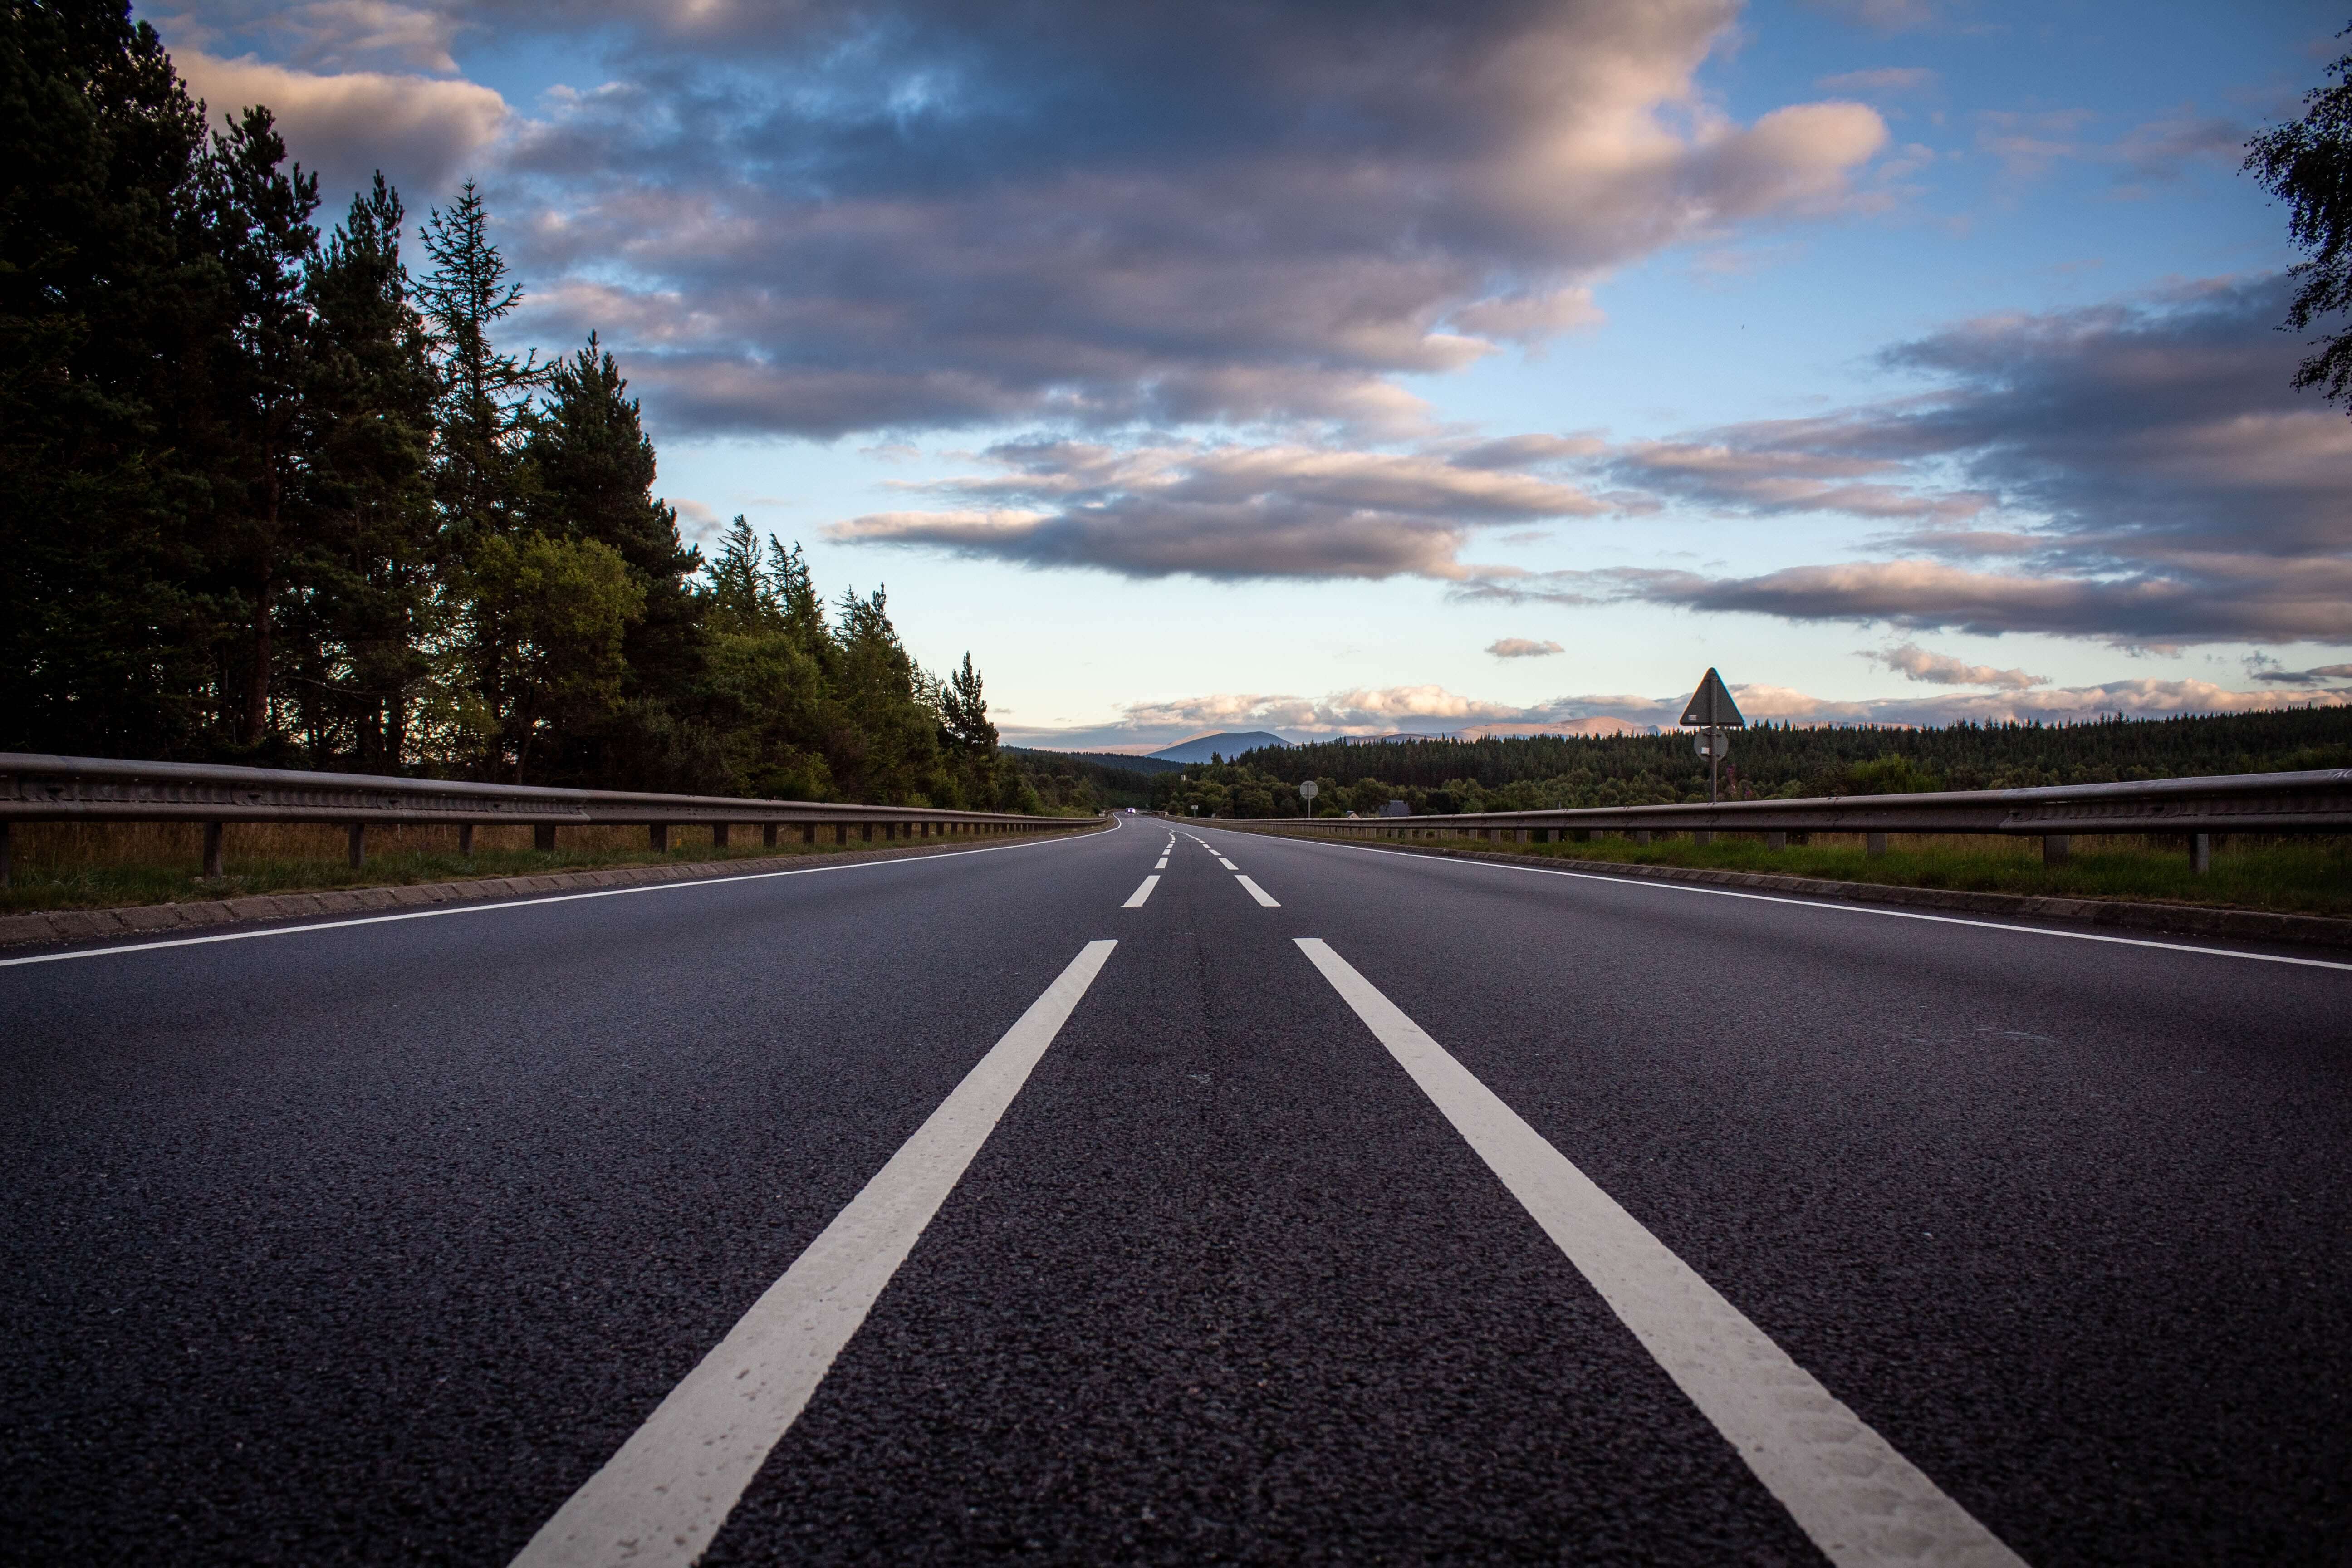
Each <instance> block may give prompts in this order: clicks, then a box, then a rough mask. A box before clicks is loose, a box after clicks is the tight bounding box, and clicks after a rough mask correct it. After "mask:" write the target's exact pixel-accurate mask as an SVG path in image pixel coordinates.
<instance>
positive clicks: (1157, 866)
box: [1151, 855, 1168, 871]
mask: <svg viewBox="0 0 2352 1568" xmlns="http://www.w3.org/2000/svg"><path fill="white" fill-rule="evenodd" d="M1151 868H1152V869H1153V870H1155V871H1165V870H1166V869H1168V857H1167V856H1165V855H1162V856H1161V857H1160V858H1159V859H1157V860H1154V861H1153V862H1152V863H1151Z"/></svg>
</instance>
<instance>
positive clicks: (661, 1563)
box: [514, 942, 1118, 1568]
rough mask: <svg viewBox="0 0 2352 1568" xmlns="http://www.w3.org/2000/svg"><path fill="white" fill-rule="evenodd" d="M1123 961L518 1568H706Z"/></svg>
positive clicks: (894, 1161) (943, 1125)
mask: <svg viewBox="0 0 2352 1568" xmlns="http://www.w3.org/2000/svg"><path fill="white" fill-rule="evenodd" d="M1117 946H1118V943H1117V942H1088V943H1087V945H1086V946H1085V947H1083V948H1081V949H1080V950H1079V952H1078V956H1077V957H1076V958H1075V959H1072V960H1071V961H1070V966H1069V967H1068V968H1066V969H1065V970H1063V971H1062V973H1061V976H1060V978H1058V979H1056V980H1055V982H1054V984H1051V985H1049V986H1047V987H1046V988H1045V994H1044V995H1042V996H1040V997H1038V998H1037V1000H1036V1001H1035V1002H1034V1003H1032V1004H1030V1006H1029V1010H1028V1011H1027V1012H1026V1013H1024V1014H1022V1015H1021V1018H1020V1021H1019V1022H1018V1023H1016V1024H1014V1025H1013V1027H1011V1028H1010V1029H1007V1030H1006V1031H1005V1032H1004V1037H1003V1039H1001V1040H999V1041H997V1042H996V1044H995V1046H994V1047H992V1048H991V1049H990V1051H989V1053H988V1055H986V1056H984V1057H982V1058H981V1060H980V1065H979V1066H978V1067H975V1068H972V1069H971V1072H969V1073H967V1074H966V1075H965V1076H964V1079H963V1081H962V1082H961V1083H959V1084H957V1085H956V1087H955V1089H954V1091H953V1092H951V1093H950V1094H949V1096H948V1097H947V1099H946V1100H943V1101H941V1102H940V1108H939V1109H938V1110H934V1111H932V1112H931V1115H930V1119H929V1121H925V1122H924V1123H923V1125H922V1126H921V1127H920V1128H919V1129H917V1130H916V1132H915V1135H914V1136H913V1137H912V1138H909V1139H908V1140H907V1142H905V1143H904V1144H903V1145H901V1146H900V1148H899V1150H898V1152H897V1153H896V1154H893V1155H891V1156H890V1163H888V1164H887V1165H884V1166H883V1167H882V1169H881V1170H880V1171H879V1172H877V1173H876V1174H875V1177H874V1179H873V1180H872V1181H870V1182H868V1183H866V1188H865V1190H864V1191H863V1192H861V1193H859V1194H857V1195H856V1197H854V1198H852V1199H850V1201H849V1206H848V1207H846V1208H845V1209H843V1210H842V1211H841V1213H840V1214H838V1215H835V1216H834V1221H833V1223H832V1224H831V1225H829V1226H825V1227H824V1234H823V1235H822V1236H819V1237H817V1238H816V1239H815V1240H814V1241H813V1242H811V1243H810V1244H809V1247H808V1250H807V1251H805V1252H803V1253H802V1254H801V1255H800V1257H799V1258H796V1259H794V1260H793V1266H792V1267H791V1268H788V1269H786V1270H784V1276H783V1278H782V1279H779V1280H777V1281H776V1282H775V1283H774V1284H773V1285H771V1286H770V1287H768V1289H767V1292H766V1293H765V1294H764V1295H762V1296H761V1298H760V1299H759V1300H758V1301H756V1302H755V1303H753V1304H752V1307H751V1310H750V1311H748V1312H746V1313H744V1314H743V1317H742V1320H741V1321H739V1322H738V1323H737V1324H736V1325H735V1327H734V1328H733V1329H732V1330H730V1331H729V1332H728V1335H727V1337H726V1338H725V1339H723V1340H721V1341H719V1347H718V1348H717V1349H716V1350H714V1351H712V1352H710V1353H709V1355H707V1356H705V1357H703V1358H702V1363H701V1364H700V1365H698V1366H697V1367H696V1368H695V1369H694V1370H693V1371H692V1372H690V1373H687V1376H686V1381H685V1382H683V1383H681V1384H678V1385H677V1387H676V1388H674V1389H672V1390H671V1391H670V1394H669V1397H668V1398H667V1399H665V1400H663V1401H662V1402H661V1405H660V1406H659V1407H658V1408H657V1409H656V1410H655V1411H654V1413H653V1415H650V1416H649V1417H647V1418H646V1424H645V1425H644V1426H640V1427H638V1428H637V1430H636V1432H635V1435H634V1436H631V1437H630V1438H629V1440H628V1441H627V1442H625V1443H624V1444H622V1445H621V1448H620V1451H619V1452H618V1453H616V1454H614V1456H613V1457H612V1458H611V1459H610V1460H608V1461H607V1462H606V1463H605V1466H604V1468H603V1469H601V1470H598V1471H597V1472H596V1473H595V1475H593V1476H592V1477H591V1478H589V1480H588V1483H587V1484H586V1485H585V1486H583V1487H582V1488H581V1489H579V1490H578V1491H576V1492H574V1493H572V1500H571V1501H569V1502H567V1503H565V1504H564V1505H563V1506H562V1508H561V1509H558V1510H556V1513H555V1517H554V1518H552V1519H551V1520H549V1521H547V1523H546V1524H545V1525H543V1526H541V1529H540V1531H539V1533H538V1534H537V1535H534V1536H532V1537H531V1538H530V1544H529V1545H528V1546H525V1547H524V1548H523V1549H522V1552H521V1553H520V1555H519V1556H517V1557H516V1558H515V1560H514V1561H515V1568H589V1565H592V1564H593V1565H597V1568H603V1565H606V1564H610V1565H612V1568H619V1565H621V1564H627V1565H628V1568H686V1565H687V1564H688V1563H693V1562H694V1561H695V1560H696V1559H697V1558H698V1557H700V1556H701V1555H702V1553H703V1552H704V1550H705V1549H707V1548H708V1547H709V1544H710V1542H711V1538H712V1537H713V1536H715V1535H716V1534H718V1532H719V1526H720V1525H722V1524H724V1523H725V1522H726V1521H727V1516H728V1514H729V1513H730V1511H732V1510H733V1509H734V1507H735V1504H736V1502H737V1501H738V1500H740V1498H741V1497H742V1495H743V1489H744V1488H745V1487H747V1486H749V1485H751V1478H752V1477H753V1476H755V1475H757V1474H758V1473H759V1469H760V1466H761V1463H762V1462H763V1461H764V1460H765V1459H766V1458H767V1457H768V1452H769V1450H770V1449H772V1448H773V1447H775V1446H776V1443H777V1441H778V1439H780V1438H782V1436H783V1435H784V1432H785V1430H786V1429H787V1428H788V1427H790V1426H792V1424H793V1420H794V1419H795V1418H796V1417H798V1416H799V1415H800V1413H801V1410H802V1407H803V1406H804V1405H807V1404H808V1400H809V1395H810V1394H814V1393H815V1392H816V1385H817V1384H819V1383H820V1382H822V1381H823V1380H824V1374H825V1373H826V1372H828V1371H829V1370H831V1368H832V1366H833V1360H834V1357H835V1356H836V1355H838V1354H840V1353H841V1347H842V1346H844V1345H845V1344H847V1343H848V1342H849V1337H850V1336H851V1335H852V1334H854V1333H856V1331H857V1329H858V1325H859V1324H861V1323H863V1322H865V1321H866V1313H867V1312H868V1311H869V1310H872V1308H873V1306H874V1301H875V1298H877V1297H878V1296H879V1295H881V1294H882V1289H883V1287H885V1286H887V1284H889V1283H890V1277H891V1276H892V1275H894V1274H896V1273H897V1272H898V1265H899V1264H901V1263H903V1262H905V1261H906V1259H907V1254H908V1252H910V1251H912V1250H913V1249H914V1246H915V1242H916V1239H917V1238H918V1237H920V1236H921V1235H922V1234H923V1227H924V1226H927V1225H929V1224H930V1222H931V1216H932V1215H935V1214H937V1213H938V1212H939V1208H940V1204H942V1203H944V1202H946V1201H947V1195H948V1194H949V1193H950V1192H951V1191H952V1190H954V1187H955V1184H956V1182H957V1180H958V1179H959V1178H960V1177H961V1176H962V1174H963V1173H964V1168H965V1167H966V1166H967V1165H969V1164H971V1158H972V1156H973V1155H974V1154H976V1153H978V1152H980V1146H981V1144H982V1143H983V1142H986V1141H987V1138H988V1135H989V1133H990V1131H992V1130H993V1129H994V1127H995V1126H996V1123H997V1119H998V1118H1000V1117H1002V1116H1003V1114H1004V1110H1005V1107H1007V1106H1009V1105H1011V1104H1012V1103H1013V1096H1014V1095H1016V1094H1018V1093H1020V1091H1021V1086H1022V1085H1023V1084H1024V1083H1025V1082H1027V1081H1028V1078H1029V1073H1030V1069H1031V1068H1034V1067H1035V1066H1036V1065H1037V1062H1038V1059H1039V1058H1042V1057H1043V1056H1044V1055H1045V1047H1048V1046H1050V1045H1052V1044H1053V1043H1054V1037H1055V1036H1056V1035H1058V1034H1060V1033H1061V1031H1062V1026H1063V1025H1064V1024H1065V1023H1066V1022H1067V1021H1068V1019H1069V1016H1070V1014H1071V1012H1072V1011H1073V1010H1074V1009H1075V1008H1076V1006H1077V1005H1078V1002H1079V999H1080V998H1081V997H1083V996H1085V995H1086V994H1087V986H1088V985H1090V984H1093V983H1094V978H1095V976H1096V975H1097V974H1098V973H1101V972H1102V966H1103V963H1105V961H1106V960H1108V958H1109V957H1110V952H1111V949H1112V948H1114V947H1117Z"/></svg>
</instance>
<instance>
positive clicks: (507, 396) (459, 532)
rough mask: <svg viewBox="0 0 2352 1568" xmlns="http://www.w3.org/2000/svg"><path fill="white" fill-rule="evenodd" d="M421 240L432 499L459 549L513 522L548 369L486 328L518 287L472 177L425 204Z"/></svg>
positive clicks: (518, 298) (508, 308)
mask: <svg viewBox="0 0 2352 1568" xmlns="http://www.w3.org/2000/svg"><path fill="white" fill-rule="evenodd" d="M424 240H425V255H426V256H428V257H430V258H432V260H433V269H432V270H431V271H430V272H428V273H426V274H425V276H424V277H423V278H422V279H418V280H417V284H416V300H417V303H418V305H419V306H420V307H422V309H423V310H424V312H425V321H427V323H428V324H429V325H430V328H431V330H432V334H433V348H434V357H435V360H436V363H437V364H438V365H439V367H440V370H441V374H442V379H443V386H442V397H441V407H440V410H439V416H438V417H439V425H440V437H441V475H440V492H441V501H442V506H443V508H444V511H445V517H446V523H447V526H448V528H449V529H450V531H451V532H452V534H453V543H454V545H455V546H456V548H457V549H458V550H459V551H460V552H463V551H465V550H467V549H470V548H471V547H472V544H473V542H474V540H475V539H476V538H477V537H478V536H480V535H481V534H484V533H503V532H509V531H512V528H513V524H514V522H515V518H516V513H517V511H518V510H519V509H520V502H521V491H520V485H519V484H518V482H517V474H516V468H517V465H518V464H519V462H520V457H521V454H520V433H521V430H522V426H523V421H524V418H525V416H526V415H527V414H528V412H529V409H530V395H531V393H532V392H533V391H535V390H536V389H537V388H538V387H539V386H541V384H544V383H545V381H546V380H547V374H548V370H547V367H546V366H544V365H541V363H539V356H538V355H537V353H531V354H530V355H528V356H526V357H524V358H521V359H517V358H516V357H515V356H514V355H512V354H509V353H501V352H500V351H499V348H498V347H497V345H496V344H495V343H494V342H491V336H490V334H491V331H492V330H493V329H494V328H496V327H497V325H498V324H499V321H503V320H504V319H505V318H506V317H507V316H509V315H510V314H511V313H512V312H513V311H514V310H515V308H516V307H517V306H519V305H520V304H521V303H522V298H523V295H522V286H521V285H520V284H519V283H515V282H512V281H510V280H509V278H508V274H507V263H506V258H504V257H503V256H501V255H499V248H498V247H497V246H495V245H493V244H491V243H490V236H489V213H488V209H487V208H485V207H484V206H483V205H482V195H481V192H480V191H479V190H478V189H477V188H476V187H475V184H474V182H473V181H471V180H468V181H467V182H466V184H465V186H464V188H463V189H462V190H460V191H459V192H458V195H457V203H456V205H453V206H451V207H450V208H449V210H448V211H446V212H444V211H442V210H441V209H440V208H438V207H436V208H435V209H433V213H432V216H430V217H428V218H426V219H425V228H424Z"/></svg>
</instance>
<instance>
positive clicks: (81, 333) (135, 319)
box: [0, 0, 226, 756]
mask: <svg viewBox="0 0 2352 1568" xmlns="http://www.w3.org/2000/svg"><path fill="white" fill-rule="evenodd" d="M204 145H205V132H204V117H203V113H202V110H200V109H199V108H198V106H197V105H196V104H195V103H194V102H193V101H191V100H190V99H189V97H188V94H187V92H186V89H184V87H183V86H182V85H181V82H180V79H179V77H178V75H177V74H176V73H175V72H174V71H173V68H172V62H171V60H170V58H169V57H167V56H166V55H165V54H164V52H163V43H162V40H161V39H159V38H158V37H156V35H155V31H154V29H153V28H152V27H150V26H147V24H145V23H143V22H141V23H136V24H134V23H132V22H131V19H130V12H129V6H128V5H125V4H124V3H123V0H0V494H5V498H6V500H5V505H0V560H5V563H6V569H5V571H0V745H7V746H13V747H17V748H21V749H25V750H35V751H46V750H59V751H68V752H98V753H102V754H115V755H131V756H142V755H143V756H178V755H185V754H188V753H189V752H192V751H193V752H202V751H203V750H204V749H205V744H206V741H205V730H206V723H207V714H206V712H205V705H204V702H203V697H202V694H203V691H204V688H205V672H206V669H207V668H208V660H209V658H210V654H211V635H212V634H211V631H210V626H211V622H212V619H213V617H212V616H211V614H210V610H209V606H208V605H207V603H206V598H205V592H204V590H203V587H202V585H201V584H202V579H203V577H204V574H205V562H204V561H203V559H202V557H201V554H200V553H199V552H198V549H197V547H196V542H195V540H194V537H193V536H192V533H191V531H190V526H189V517H190V514H191V512H192V510H201V508H202V505H203V498H204V496H205V492H206V490H207V489H208V488H209V487H208V483H207V480H208V476H207V474H206V472H205V462H206V460H207V454H208V452H209V450H210V445H209V442H208V439H207V435H208V431H207V429H206V426H208V424H209V420H210V417H211V405H212V398H211V396H210V394H209V392H208V391H207V390H206V388H205V353H204V352H203V350H204V345H205V343H206V342H208V341H209V340H210V339H211V337H212V335H213V334H214V332H215V331H216V330H217V326H218V322H219V320H220V317H221V313H222V312H223V310H225V309H226V304H225V300H224V297H223V296H224V283H225V279H224V278H223V275H222V272H221V270H220V268H219V267H218V266H217V264H216V263H215V261H214V260H213V258H211V257H210V256H209V254H208V253H207V250H206V247H205V244H204V237H203V233H202V228H201V226H200V224H199V222H198V213H197V202H196V195H197V185H196V179H195V174H196V167H197V162H198V159H199V156H200V154H201V153H202V151H203V149H204Z"/></svg>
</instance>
